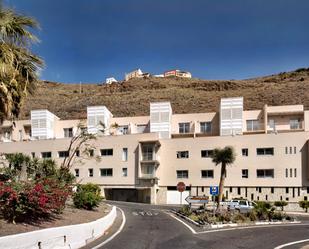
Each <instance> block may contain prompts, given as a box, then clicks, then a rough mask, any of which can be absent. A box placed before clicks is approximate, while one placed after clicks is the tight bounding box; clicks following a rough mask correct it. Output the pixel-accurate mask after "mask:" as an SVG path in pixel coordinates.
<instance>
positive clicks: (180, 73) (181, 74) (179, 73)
mask: <svg viewBox="0 0 309 249" xmlns="http://www.w3.org/2000/svg"><path fill="white" fill-rule="evenodd" d="M164 77H180V78H192V75H191V73H190V72H187V71H181V70H179V69H173V70H169V71H166V72H164Z"/></svg>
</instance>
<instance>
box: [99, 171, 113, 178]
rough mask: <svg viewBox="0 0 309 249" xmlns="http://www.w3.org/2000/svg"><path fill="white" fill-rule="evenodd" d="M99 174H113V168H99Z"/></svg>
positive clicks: (104, 175)
mask: <svg viewBox="0 0 309 249" xmlns="http://www.w3.org/2000/svg"><path fill="white" fill-rule="evenodd" d="M100 175H101V176H103V177H106V176H113V169H100Z"/></svg>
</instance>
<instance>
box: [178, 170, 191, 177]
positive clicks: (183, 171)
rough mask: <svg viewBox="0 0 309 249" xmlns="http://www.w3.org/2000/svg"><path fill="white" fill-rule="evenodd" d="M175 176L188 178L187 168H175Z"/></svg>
mask: <svg viewBox="0 0 309 249" xmlns="http://www.w3.org/2000/svg"><path fill="white" fill-rule="evenodd" d="M176 173H177V178H188V177H189V172H188V170H177V171H176Z"/></svg>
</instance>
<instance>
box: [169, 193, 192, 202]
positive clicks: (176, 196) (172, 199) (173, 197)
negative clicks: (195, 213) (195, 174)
mask: <svg viewBox="0 0 309 249" xmlns="http://www.w3.org/2000/svg"><path fill="white" fill-rule="evenodd" d="M189 194H190V192H189V191H184V192H182V196H181V194H180V192H178V191H177V190H167V194H166V195H167V196H166V204H182V205H183V204H189V203H188V202H186V200H185V199H186V198H187V197H188V196H189ZM180 196H181V197H182V198H181V200H180Z"/></svg>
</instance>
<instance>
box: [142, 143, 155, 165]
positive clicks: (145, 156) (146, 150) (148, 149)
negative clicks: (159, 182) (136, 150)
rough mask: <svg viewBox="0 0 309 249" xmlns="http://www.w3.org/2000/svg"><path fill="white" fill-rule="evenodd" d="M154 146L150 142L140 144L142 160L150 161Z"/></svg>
mask: <svg viewBox="0 0 309 249" xmlns="http://www.w3.org/2000/svg"><path fill="white" fill-rule="evenodd" d="M153 154H154V146H153V145H152V144H143V145H142V160H143V161H152V160H153V158H154V155H153Z"/></svg>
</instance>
